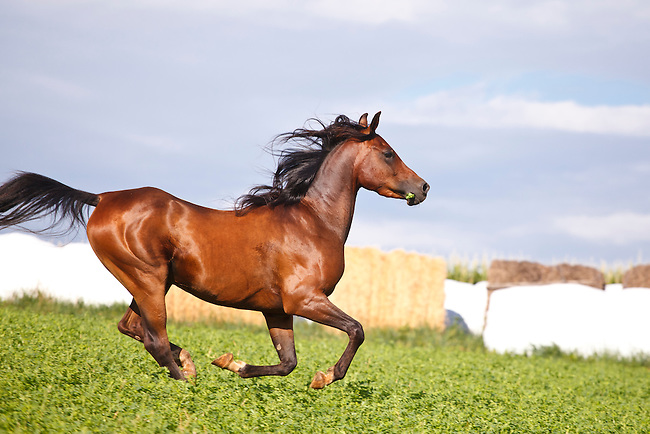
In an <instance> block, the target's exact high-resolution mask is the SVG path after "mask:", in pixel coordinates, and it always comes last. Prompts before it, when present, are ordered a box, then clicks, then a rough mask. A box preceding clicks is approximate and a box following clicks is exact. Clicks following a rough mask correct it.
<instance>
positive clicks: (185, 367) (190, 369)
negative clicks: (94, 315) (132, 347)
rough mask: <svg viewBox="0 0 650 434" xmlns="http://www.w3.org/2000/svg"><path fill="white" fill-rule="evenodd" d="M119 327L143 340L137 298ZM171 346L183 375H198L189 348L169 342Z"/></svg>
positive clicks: (138, 339)
mask: <svg viewBox="0 0 650 434" xmlns="http://www.w3.org/2000/svg"><path fill="white" fill-rule="evenodd" d="M117 328H118V330H119V331H120V332H122V333H123V334H125V335H127V336H129V337H131V338H133V339H135V340H136V341H140V342H143V340H144V338H143V336H144V329H143V327H142V317H141V316H140V310H139V308H138V305H137V304H136V302H135V300H134V301H132V302H131V306H129V308H128V309H127V310H126V313H125V314H124V316H123V317H122V319H121V320H120V322H119V323H118V324H117ZM169 348H170V350H171V352H172V356H173V357H174V361H175V362H176V364H177V365H178V366H180V367H181V368H182V372H183V375H184V376H185V378H187V377H196V367H195V366H194V362H193V361H192V357H191V356H190V353H189V352H187V350H185V349H183V348H181V347H179V346H177V345H175V344H173V343H172V342H170V343H169Z"/></svg>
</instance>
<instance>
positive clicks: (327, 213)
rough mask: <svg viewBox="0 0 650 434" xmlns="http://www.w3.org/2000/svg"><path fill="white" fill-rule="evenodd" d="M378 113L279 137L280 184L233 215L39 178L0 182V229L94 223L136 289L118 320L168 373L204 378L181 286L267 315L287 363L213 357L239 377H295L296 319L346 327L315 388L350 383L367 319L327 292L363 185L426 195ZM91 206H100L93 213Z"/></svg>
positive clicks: (124, 279) (91, 236)
mask: <svg viewBox="0 0 650 434" xmlns="http://www.w3.org/2000/svg"><path fill="white" fill-rule="evenodd" d="M380 113H381V112H379V113H377V114H376V115H375V116H374V117H373V119H372V121H371V122H370V124H368V115H367V114H364V115H363V116H361V118H360V119H359V121H358V122H354V121H352V120H350V119H349V118H348V117H346V116H344V115H340V116H338V117H337V118H336V119H335V121H334V122H332V123H331V124H330V125H327V126H326V125H325V124H324V123H322V122H321V121H318V123H319V125H320V127H322V128H321V129H308V128H302V129H298V130H295V131H293V132H291V133H286V134H283V135H280V136H278V137H277V138H276V143H278V142H279V143H282V144H284V145H287V144H294V146H293V147H287V148H285V149H284V150H282V151H281V152H280V153H279V154H278V157H279V159H278V166H277V169H276V171H275V174H274V177H273V183H272V185H262V186H257V187H254V188H253V189H251V191H250V192H249V193H248V194H246V195H244V196H242V197H240V198H239V199H238V200H237V202H236V203H235V207H234V208H233V209H232V210H226V211H221V210H214V209H209V208H205V207H202V206H198V205H195V204H192V203H189V202H186V201H184V200H181V199H178V198H176V197H174V196H172V195H170V194H168V193H166V192H164V191H161V190H158V189H155V188H151V187H145V188H139V189H134V190H123V191H113V192H107V193H101V194H92V193H87V192H84V191H81V190H76V189H73V188H71V187H68V186H66V185H64V184H61V183H59V182H58V181H54V180H52V179H50V178H47V177H44V176H42V175H37V174H34V173H19V174H18V175H16V176H15V177H14V178H12V179H11V180H9V181H8V182H7V183H5V184H4V185H2V186H0V229H2V228H6V227H9V226H13V225H21V224H23V223H25V222H28V221H31V220H35V219H37V218H40V217H42V216H45V215H52V216H53V217H54V218H53V221H52V223H51V225H50V226H48V228H47V229H43V231H45V230H50V229H53V228H54V227H56V226H57V225H59V224H61V222H62V221H64V220H65V219H66V218H69V219H70V220H71V221H70V229H71V228H73V227H75V226H83V225H85V226H86V232H87V235H88V241H89V242H90V245H91V246H92V248H93V250H94V252H95V254H96V255H97V257H98V258H99V260H100V261H101V262H102V264H104V266H105V267H106V268H107V269H108V271H110V272H111V273H112V274H113V275H114V276H115V277H116V278H117V280H119V281H120V283H121V284H122V285H124V287H126V289H127V290H128V291H129V292H130V293H131V294H132V295H133V301H132V303H131V304H130V306H129V308H128V309H127V311H126V313H125V314H124V317H123V318H122V319H121V320H120V322H119V324H118V329H119V330H120V332H122V333H124V334H125V335H127V336H130V337H131V338H133V339H136V340H138V341H141V342H143V343H144V347H145V349H146V350H147V351H148V352H149V353H150V354H151V356H153V358H154V359H155V360H156V362H158V364H159V365H160V366H163V367H166V368H167V369H168V370H169V373H170V376H171V377H172V378H175V379H179V380H185V379H187V378H190V377H194V376H196V368H195V366H194V363H193V361H192V358H191V357H190V354H189V353H188V352H187V351H186V350H185V349H182V348H180V347H179V346H177V345H174V344H173V343H170V341H169V338H168V336H167V329H166V323H167V312H166V307H165V295H166V293H167V291H168V290H169V288H170V286H171V285H172V284H174V285H176V286H178V287H179V288H181V289H183V290H185V291H187V292H189V293H190V294H193V295H195V296H196V297H198V298H200V299H202V300H204V301H206V302H209V303H213V304H217V305H221V306H229V307H233V308H238V309H248V310H254V311H259V312H261V313H262V314H263V315H264V317H265V319H266V324H267V326H268V329H269V333H270V335H271V340H272V342H273V346H274V347H275V349H276V351H277V354H278V357H279V359H280V363H279V364H276V365H270V366H256V365H251V364H248V363H245V362H242V361H238V360H234V357H233V355H232V353H226V354H224V355H222V356H221V357H219V358H218V359H216V360H215V361H214V362H213V364H215V365H217V366H219V367H221V368H223V369H227V370H230V371H232V372H235V373H237V374H238V375H239V376H240V377H243V378H249V377H259V376H264V375H288V374H289V373H290V372H291V371H293V369H294V368H295V366H296V364H297V359H296V350H295V344H294V336H293V317H294V315H298V316H300V317H303V318H307V319H310V320H312V321H315V322H317V323H320V324H324V325H326V326H330V327H334V328H336V329H339V330H342V331H344V332H345V333H347V335H348V337H349V341H348V345H347V347H346V348H345V350H344V352H343V354H342V355H341V357H340V358H339V360H338V361H337V363H336V364H335V365H334V366H332V367H330V368H329V369H327V370H326V372H317V373H316V375H315V376H314V379H313V381H312V382H311V384H310V386H311V387H312V388H315V389H321V388H323V387H325V386H327V385H328V384H330V383H332V382H334V381H336V380H340V379H341V378H343V377H344V376H345V374H346V372H347V371H348V368H349V366H350V363H351V362H352V359H353V357H354V355H355V353H356V352H357V349H358V348H359V346H360V345H361V344H362V343H363V341H364V331H363V327H362V326H361V324H360V323H359V322H358V321H356V320H355V319H353V318H351V317H350V316H349V315H347V314H346V313H344V312H343V311H342V310H340V309H339V308H338V307H336V306H335V305H334V304H332V303H331V302H330V301H329V299H328V296H329V295H330V294H331V293H332V291H334V287H335V286H336V284H337V283H338V281H339V279H340V278H341V276H342V274H343V269H344V248H343V246H344V244H345V241H346V239H347V237H348V233H349V231H350V226H351V223H352V216H353V213H354V206H355V200H356V197H357V193H358V191H359V189H360V188H361V187H363V188H365V189H368V190H371V191H376V192H377V193H379V194H380V195H382V196H386V197H391V198H397V199H403V200H405V201H406V202H407V204H408V205H416V204H419V203H420V202H422V201H423V200H424V199H425V198H426V196H427V192H428V190H429V185H428V184H427V183H426V182H425V181H424V180H423V179H422V178H420V177H419V176H418V175H416V174H415V172H413V171H412V170H411V169H409V168H408V167H407V166H406V165H405V164H404V163H403V162H402V160H401V159H400V158H399V157H398V156H397V154H396V153H395V151H394V150H393V149H392V148H391V147H390V146H389V145H388V143H386V141H385V140H384V139H383V138H382V137H381V136H379V135H378V134H377V133H376V129H377V126H378V125H379V116H380ZM87 207H95V209H94V211H93V212H92V214H90V217H87V216H88V214H89V213H90V212H89V210H88V208H87Z"/></svg>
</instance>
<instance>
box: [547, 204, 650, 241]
mask: <svg viewBox="0 0 650 434" xmlns="http://www.w3.org/2000/svg"><path fill="white" fill-rule="evenodd" d="M554 226H555V228H556V229H558V230H559V231H561V232H564V233H566V234H568V235H571V236H573V237H576V238H582V239H585V240H588V241H594V242H603V243H613V244H618V245H622V244H629V243H632V242H642V241H650V214H639V213H634V212H618V213H613V214H610V215H605V216H589V215H577V216H566V217H558V218H556V219H555V221H554Z"/></svg>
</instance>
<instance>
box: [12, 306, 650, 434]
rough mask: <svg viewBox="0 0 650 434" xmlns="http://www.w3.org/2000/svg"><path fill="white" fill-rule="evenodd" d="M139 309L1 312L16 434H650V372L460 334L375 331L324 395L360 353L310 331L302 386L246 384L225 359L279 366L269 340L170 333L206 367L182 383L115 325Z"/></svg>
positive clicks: (302, 338) (208, 326)
mask: <svg viewBox="0 0 650 434" xmlns="http://www.w3.org/2000/svg"><path fill="white" fill-rule="evenodd" d="M124 309H125V306H120V305H117V306H113V307H88V306H82V305H75V304H70V303H61V302H56V301H52V300H49V299H46V298H44V297H23V298H20V299H17V300H13V301H3V302H1V303H0V336H1V337H2V341H3V351H2V361H3V367H4V375H2V377H1V379H0V387H1V388H2V391H3V395H4V396H3V399H2V400H0V431H2V432H21V431H28V432H84V431H85V432H137V431H142V432H169V431H178V432H220V431H221V432H333V433H338V432H397V431H405V432H647V430H648V426H650V406H649V405H648V403H649V402H650V369H649V367H650V363H648V361H647V360H632V361H629V360H628V361H625V362H621V361H617V360H615V359H613V358H607V357H600V358H596V357H594V358H580V357H577V356H573V355H566V354H561V353H559V352H557V351H553V350H552V349H542V350H540V351H538V352H536V353H535V354H533V355H532V356H528V357H526V356H519V355H508V354H505V355H503V354H496V353H492V352H488V351H486V350H485V349H484V347H483V345H482V342H481V341H480V339H478V338H476V337H472V336H468V335H463V334H461V333H458V332H457V331H456V330H454V329H451V330H448V331H446V332H445V333H439V332H436V331H432V330H427V329H397V330H377V329H372V330H369V331H368V333H367V339H366V342H365V343H364V345H363V346H362V347H361V349H360V350H359V353H358V355H357V357H356V358H355V360H354V362H353V364H352V366H351V369H350V371H349V373H348V375H347V377H346V378H345V379H343V380H341V381H340V382H337V383H335V384H333V385H331V386H330V387H328V388H326V389H324V390H312V389H310V388H309V387H308V386H309V382H310V381H311V378H312V376H313V374H314V372H315V371H316V370H319V369H323V368H326V367H327V366H330V365H331V364H332V363H333V362H334V361H335V360H336V358H337V357H338V355H339V354H340V353H341V351H342V350H343V348H344V347H345V345H346V343H347V338H346V337H345V336H343V335H342V334H333V333H330V332H326V331H325V330H324V328H323V327H320V326H317V325H314V324H307V323H297V325H296V345H297V353H298V360H299V364H298V367H297V368H296V370H295V371H294V372H293V373H292V374H291V375H289V376H288V377H284V378H282V377H279V378H254V379H247V380H244V379H241V378H239V377H237V376H236V375H234V374H233V373H231V372H228V371H223V370H221V369H219V368H216V367H214V366H212V365H211V364H210V362H211V361H212V359H213V358H214V357H216V356H218V355H220V354H222V353H223V352H224V351H226V350H229V351H232V352H233V353H235V356H236V357H239V358H242V359H246V360H248V361H250V362H253V363H275V361H276V357H277V356H276V354H275V351H274V350H273V347H272V345H271V342H270V339H269V337H268V331H267V330H266V329H265V328H263V327H256V326H251V325H246V326H244V325H228V324H216V323H200V322H199V323H194V324H183V323H174V322H172V323H170V324H169V331H170V334H171V336H172V337H173V338H174V340H175V341H176V342H178V343H179V344H180V345H182V346H183V347H185V348H187V349H188V350H189V351H190V352H191V353H192V356H193V357H194V360H195V362H196V366H197V370H198V377H197V379H196V381H195V382H194V383H182V382H178V381H173V380H171V379H170V378H169V377H168V373H167V371H166V369H164V368H160V367H158V366H157V364H156V363H155V362H154V361H153V359H152V358H151V356H150V355H149V354H148V353H147V352H146V351H145V350H144V348H142V346H141V344H139V343H138V342H136V341H134V340H132V339H128V338H127V337H125V336H123V335H121V334H120V333H119V332H118V331H117V329H116V327H115V325H116V323H117V321H118V320H119V318H120V317H121V315H122V313H123V311H124Z"/></svg>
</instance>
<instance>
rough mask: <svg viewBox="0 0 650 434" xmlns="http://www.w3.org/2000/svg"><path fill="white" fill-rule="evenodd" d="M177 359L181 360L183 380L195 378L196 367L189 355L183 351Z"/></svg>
mask: <svg viewBox="0 0 650 434" xmlns="http://www.w3.org/2000/svg"><path fill="white" fill-rule="evenodd" d="M178 358H179V359H180V360H181V366H182V368H183V369H182V371H183V375H184V376H185V378H188V377H189V378H194V377H196V366H194V362H193V361H192V356H190V353H188V352H187V351H186V350H184V349H183V350H181V352H180V354H179V355H178Z"/></svg>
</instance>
